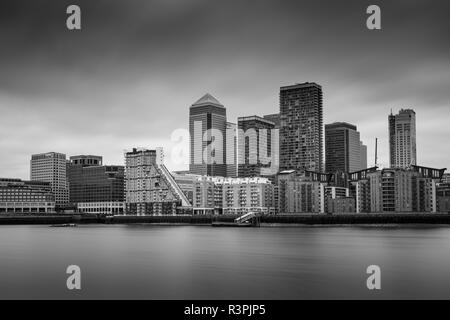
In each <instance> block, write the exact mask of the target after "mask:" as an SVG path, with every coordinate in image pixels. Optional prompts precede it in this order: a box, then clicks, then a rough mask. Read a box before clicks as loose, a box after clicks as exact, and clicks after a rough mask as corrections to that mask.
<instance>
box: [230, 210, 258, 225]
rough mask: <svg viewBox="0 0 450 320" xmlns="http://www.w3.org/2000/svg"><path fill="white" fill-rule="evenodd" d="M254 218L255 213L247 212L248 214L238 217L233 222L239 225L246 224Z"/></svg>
mask: <svg viewBox="0 0 450 320" xmlns="http://www.w3.org/2000/svg"><path fill="white" fill-rule="evenodd" d="M254 217H256V213H255V212H248V213H246V214H243V215H242V216H240V217H238V218H236V219H234V221H235V222H238V223H240V222H246V221H248V220H250V219H252V218H254Z"/></svg>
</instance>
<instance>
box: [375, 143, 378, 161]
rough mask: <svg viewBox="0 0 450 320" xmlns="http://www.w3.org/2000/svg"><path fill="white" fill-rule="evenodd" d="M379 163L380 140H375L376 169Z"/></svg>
mask: <svg viewBox="0 0 450 320" xmlns="http://www.w3.org/2000/svg"><path fill="white" fill-rule="evenodd" d="M377 163H378V138H375V167H377Z"/></svg>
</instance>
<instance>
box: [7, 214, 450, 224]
mask: <svg viewBox="0 0 450 320" xmlns="http://www.w3.org/2000/svg"><path fill="white" fill-rule="evenodd" d="M235 218H236V216H234V215H195V216H182V215H178V216H129V215H124V216H113V217H97V216H92V215H76V214H72V215H66V214H59V215H56V214H55V215H40V216H31V215H22V216H19V215H8V216H6V215H4V216H0V225H36V224H39V225H45V224H50V225H53V224H70V223H75V224H139V223H150V224H174V225H176V224H183V225H186V224H187V225H211V223H212V222H232V221H234V219H235ZM260 222H261V224H262V225H279V224H305V225H339V224H449V225H450V214H449V213H392V214H387V213H363V214H336V215H326V214H313V215H308V214H298V215H282V214H281V215H265V216H262V217H261V218H260Z"/></svg>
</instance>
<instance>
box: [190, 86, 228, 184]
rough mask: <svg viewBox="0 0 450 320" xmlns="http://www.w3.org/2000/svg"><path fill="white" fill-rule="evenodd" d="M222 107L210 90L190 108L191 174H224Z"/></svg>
mask: <svg viewBox="0 0 450 320" xmlns="http://www.w3.org/2000/svg"><path fill="white" fill-rule="evenodd" d="M226 128H227V114H226V109H225V107H224V106H223V105H222V104H221V103H220V102H219V101H218V100H217V99H216V98H214V97H213V96H212V95H210V94H209V93H207V94H205V95H204V96H203V97H202V98H200V99H199V100H198V101H197V102H195V103H194V104H192V106H191V107H190V109H189V133H190V165H189V171H190V173H192V174H199V175H209V176H222V177H225V176H226V175H227V166H226V163H225V162H226V160H227V155H226V146H227V144H226Z"/></svg>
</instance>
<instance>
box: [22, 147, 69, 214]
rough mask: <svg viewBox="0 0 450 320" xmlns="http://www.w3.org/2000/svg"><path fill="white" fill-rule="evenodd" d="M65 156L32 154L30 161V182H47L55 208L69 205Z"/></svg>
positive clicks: (53, 153) (48, 153)
mask: <svg viewBox="0 0 450 320" xmlns="http://www.w3.org/2000/svg"><path fill="white" fill-rule="evenodd" d="M66 166H67V160H66V155H65V154H63V153H57V152H47V153H41V154H34V155H32V156H31V161H30V180H31V181H44V182H49V183H50V186H51V188H52V192H53V193H54V195H55V202H56V206H57V207H64V206H66V205H67V204H68V203H69V188H68V185H67V174H66V173H67V172H66Z"/></svg>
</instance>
